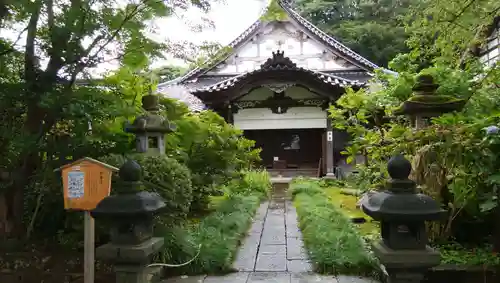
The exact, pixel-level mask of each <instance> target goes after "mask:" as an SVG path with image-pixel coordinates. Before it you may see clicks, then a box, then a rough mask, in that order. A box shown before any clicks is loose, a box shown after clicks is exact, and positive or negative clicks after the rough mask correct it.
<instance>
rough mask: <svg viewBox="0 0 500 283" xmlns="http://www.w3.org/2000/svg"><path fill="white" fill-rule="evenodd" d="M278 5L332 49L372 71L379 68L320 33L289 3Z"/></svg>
mask: <svg viewBox="0 0 500 283" xmlns="http://www.w3.org/2000/svg"><path fill="white" fill-rule="evenodd" d="M279 4H280V5H281V7H282V8H283V9H284V10H285V11H286V12H287V13H288V14H289V15H291V16H292V17H293V18H295V20H296V21H297V22H299V23H301V24H302V25H303V26H304V27H305V28H307V29H308V30H309V31H311V32H313V33H315V34H317V35H318V36H320V37H324V38H322V39H323V40H325V39H326V41H327V43H329V44H330V45H333V47H335V49H337V50H339V51H341V52H343V53H346V55H348V56H349V57H351V58H353V59H355V60H356V59H357V61H361V62H362V63H364V64H365V65H366V66H369V67H371V68H373V69H377V68H379V66H378V65H377V64H375V63H373V62H371V61H370V60H368V59H366V58H365V57H363V56H361V55H360V54H358V53H357V52H355V51H354V50H352V49H350V48H349V47H347V46H346V45H344V44H342V43H341V42H340V41H338V40H337V39H335V38H334V37H332V36H330V35H328V34H327V33H326V32H324V31H322V30H321V29H320V28H318V27H317V26H315V25H314V24H313V23H311V22H310V21H308V20H307V19H306V18H304V17H302V16H301V15H300V14H299V13H297V12H296V11H295V10H293V9H292V7H291V6H290V4H289V3H287V1H284V0H279ZM328 40H330V41H332V43H330V42H328ZM336 45H337V46H336ZM339 47H340V48H339Z"/></svg>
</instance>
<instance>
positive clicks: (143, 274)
mask: <svg viewBox="0 0 500 283" xmlns="http://www.w3.org/2000/svg"><path fill="white" fill-rule="evenodd" d="M119 175H120V181H119V182H118V183H117V185H118V186H122V188H123V191H124V193H123V194H120V195H112V196H108V197H106V198H105V199H103V200H102V201H101V202H100V203H99V204H98V205H97V207H96V208H95V209H94V210H92V211H91V215H92V217H94V218H95V219H96V220H97V221H102V222H103V223H105V224H107V225H108V226H109V228H110V236H111V242H110V243H108V244H105V245H103V246H101V247H98V248H97V249H96V255H97V257H98V258H101V259H103V260H108V261H111V262H113V263H114V264H115V271H116V274H117V281H116V282H118V283H121V282H124V283H125V282H126V283H145V282H149V280H148V276H149V275H150V273H151V270H148V267H147V265H148V264H149V263H150V260H151V257H152V256H153V255H155V254H156V253H157V252H158V251H159V250H160V249H161V248H162V246H163V242H164V240H163V238H154V237H153V216H154V215H155V214H156V213H158V212H160V211H161V210H162V209H163V208H165V203H164V202H163V200H162V198H161V197H160V196H159V195H158V194H156V193H150V192H146V191H142V182H141V178H142V168H141V167H140V166H139V164H138V163H137V162H135V161H133V160H128V161H127V162H125V164H123V166H122V167H121V168H120V171H119Z"/></svg>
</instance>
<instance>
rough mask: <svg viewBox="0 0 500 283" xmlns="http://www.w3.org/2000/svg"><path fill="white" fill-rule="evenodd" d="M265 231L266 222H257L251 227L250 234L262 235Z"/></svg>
mask: <svg viewBox="0 0 500 283" xmlns="http://www.w3.org/2000/svg"><path fill="white" fill-rule="evenodd" d="M263 229H264V220H258V219H257V220H255V221H254V222H253V223H252V226H251V227H250V231H249V232H248V233H249V234H260V233H262V230H263Z"/></svg>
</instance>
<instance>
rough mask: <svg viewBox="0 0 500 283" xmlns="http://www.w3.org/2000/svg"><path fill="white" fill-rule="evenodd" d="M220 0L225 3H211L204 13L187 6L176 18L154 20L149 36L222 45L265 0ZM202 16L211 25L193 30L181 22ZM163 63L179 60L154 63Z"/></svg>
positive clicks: (250, 21) (248, 21) (249, 20)
mask: <svg viewBox="0 0 500 283" xmlns="http://www.w3.org/2000/svg"><path fill="white" fill-rule="evenodd" d="M223 2H225V3H216V4H214V5H213V6H212V9H211V11H210V12H209V13H208V14H205V15H204V14H203V13H202V12H200V11H199V10H198V9H190V10H188V11H187V12H185V13H184V14H183V15H179V16H178V17H170V18H168V19H161V20H157V21H155V25H157V26H158V27H159V28H160V30H158V31H157V33H158V34H157V35H155V36H154V37H153V38H154V39H155V40H159V41H161V40H162V38H163V39H170V40H175V41H177V40H179V41H182V40H187V41H190V42H193V43H201V42H203V41H216V42H219V43H221V44H222V45H225V44H228V43H230V42H231V41H233V40H234V39H235V38H236V37H238V36H239V35H240V34H241V33H242V32H243V31H245V30H246V29H247V28H248V27H249V26H250V25H251V24H253V23H254V22H255V21H256V20H257V19H258V18H259V16H260V14H261V11H262V9H264V8H265V7H266V6H267V3H268V0H225V1H223ZM202 16H205V17H207V18H209V19H210V20H212V21H213V23H214V26H215V28H213V29H211V28H206V29H204V30H203V31H202V32H194V31H191V30H190V28H189V27H188V26H187V25H186V24H185V23H184V22H185V21H191V22H195V23H199V22H200V20H199V19H200V18H201V17H202ZM179 18H182V20H181V19H179ZM165 63H174V64H182V62H181V61H179V60H175V59H169V60H167V61H166V62H155V64H154V65H162V64H165Z"/></svg>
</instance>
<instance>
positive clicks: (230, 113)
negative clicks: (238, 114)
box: [225, 103, 234, 125]
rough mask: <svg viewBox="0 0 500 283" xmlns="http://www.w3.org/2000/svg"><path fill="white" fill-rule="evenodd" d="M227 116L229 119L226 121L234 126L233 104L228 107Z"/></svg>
mask: <svg viewBox="0 0 500 283" xmlns="http://www.w3.org/2000/svg"><path fill="white" fill-rule="evenodd" d="M225 110H226V113H227V114H226V115H227V119H226V121H227V122H228V123H229V124H231V125H234V115H233V109H232V106H231V103H229V104H228V105H227V106H226V109H225Z"/></svg>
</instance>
